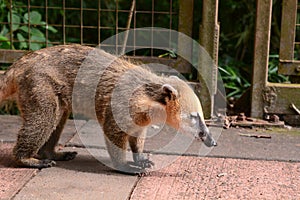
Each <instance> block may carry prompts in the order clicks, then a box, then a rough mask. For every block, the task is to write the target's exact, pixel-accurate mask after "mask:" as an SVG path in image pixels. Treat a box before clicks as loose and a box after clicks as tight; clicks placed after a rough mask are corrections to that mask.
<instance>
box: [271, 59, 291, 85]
mask: <svg viewBox="0 0 300 200" xmlns="http://www.w3.org/2000/svg"><path fill="white" fill-rule="evenodd" d="M278 65H279V55H270V56H269V67H268V81H269V82H272V83H287V82H289V78H288V77H287V76H284V75H282V74H278Z"/></svg>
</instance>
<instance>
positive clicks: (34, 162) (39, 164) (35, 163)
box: [17, 158, 56, 169]
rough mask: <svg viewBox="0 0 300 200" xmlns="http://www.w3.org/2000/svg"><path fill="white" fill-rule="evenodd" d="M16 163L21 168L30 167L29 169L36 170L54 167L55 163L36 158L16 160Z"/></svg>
mask: <svg viewBox="0 0 300 200" xmlns="http://www.w3.org/2000/svg"><path fill="white" fill-rule="evenodd" d="M17 163H18V165H19V166H21V167H30V168H38V169H42V168H48V167H53V166H54V165H56V162H55V161H53V160H49V159H43V160H39V159H36V158H24V159H20V160H17Z"/></svg>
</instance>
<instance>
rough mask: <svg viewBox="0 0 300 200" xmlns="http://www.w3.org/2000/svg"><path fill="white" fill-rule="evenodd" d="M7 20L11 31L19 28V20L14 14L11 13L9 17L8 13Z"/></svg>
mask: <svg viewBox="0 0 300 200" xmlns="http://www.w3.org/2000/svg"><path fill="white" fill-rule="evenodd" d="M10 17H11V18H10ZM7 19H8V23H11V24H12V31H15V30H17V29H18V28H19V26H20V23H21V18H20V17H19V16H18V15H17V14H16V13H12V15H11V16H10V12H8V13H7Z"/></svg>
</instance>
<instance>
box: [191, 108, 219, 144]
mask: <svg viewBox="0 0 300 200" xmlns="http://www.w3.org/2000/svg"><path fill="white" fill-rule="evenodd" d="M190 117H191V120H192V121H193V124H194V128H195V129H196V130H197V134H198V135H196V136H198V137H199V138H201V140H202V141H203V143H204V144H205V145H206V146H207V147H212V146H217V142H216V141H215V140H214V138H213V137H212V135H211V133H210V132H209V129H208V128H207V126H206V124H205V121H204V119H203V117H201V115H200V114H199V113H198V112H192V113H191V115H190Z"/></svg>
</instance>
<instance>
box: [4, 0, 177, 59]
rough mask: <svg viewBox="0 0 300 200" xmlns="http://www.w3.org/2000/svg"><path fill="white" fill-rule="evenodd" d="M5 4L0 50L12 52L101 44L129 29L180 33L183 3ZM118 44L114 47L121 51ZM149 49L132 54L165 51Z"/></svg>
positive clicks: (19, 0)
mask: <svg viewBox="0 0 300 200" xmlns="http://www.w3.org/2000/svg"><path fill="white" fill-rule="evenodd" d="M2 4H5V5H4V6H5V7H6V9H5V10H4V11H3V12H5V13H2V19H1V21H0V31H1V32H0V36H3V37H1V38H0V48H7V49H24V50H28V49H29V50H37V49H40V48H43V47H48V46H52V45H58V44H70V43H79V44H82V45H89V46H96V45H98V44H100V43H101V42H102V41H104V40H105V39H107V38H109V37H110V36H113V35H115V34H118V33H120V32H122V31H125V30H128V29H129V28H140V27H162V28H166V29H173V30H177V29H178V27H177V24H178V0H145V1H142V0H137V1H135V0H132V1H128V0H115V1H109V0H43V1H41V0H6V1H3V2H2ZM152 40H153V38H152ZM118 42H119V41H118V39H116V40H115V44H114V45H116V46H117V47H120V48H121V47H122V45H123V44H118ZM151 44H153V42H152V43H151ZM143 48H145V49H147V48H149V49H148V50H147V51H145V50H144V51H142V52H139V51H134V52H132V55H138V54H147V55H150V56H156V55H157V54H160V53H161V52H160V51H156V50H155V48H153V46H149V47H148V46H146V47H143Z"/></svg>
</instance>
